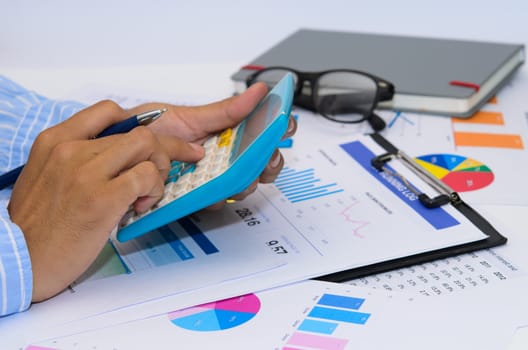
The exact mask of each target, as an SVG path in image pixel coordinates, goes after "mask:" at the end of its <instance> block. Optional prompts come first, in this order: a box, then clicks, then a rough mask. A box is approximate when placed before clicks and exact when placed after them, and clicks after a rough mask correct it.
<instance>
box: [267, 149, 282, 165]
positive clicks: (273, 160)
mask: <svg viewBox="0 0 528 350" xmlns="http://www.w3.org/2000/svg"><path fill="white" fill-rule="evenodd" d="M281 157H282V156H281V153H280V151H279V150H275V152H274V153H273V156H272V158H271V161H270V162H269V165H270V167H272V168H276V167H278V166H279V164H280V162H281Z"/></svg>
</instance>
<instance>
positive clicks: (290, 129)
mask: <svg viewBox="0 0 528 350" xmlns="http://www.w3.org/2000/svg"><path fill="white" fill-rule="evenodd" d="M295 123H296V122H295V119H293V116H290V119H289V120H288V130H286V133H288V134H289V133H291V132H293V130H295Z"/></svg>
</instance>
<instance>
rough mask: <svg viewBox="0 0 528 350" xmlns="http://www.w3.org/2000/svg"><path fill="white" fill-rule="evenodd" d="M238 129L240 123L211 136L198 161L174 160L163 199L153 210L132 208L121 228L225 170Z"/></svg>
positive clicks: (123, 220) (122, 221)
mask: <svg viewBox="0 0 528 350" xmlns="http://www.w3.org/2000/svg"><path fill="white" fill-rule="evenodd" d="M239 129H240V126H237V127H236V128H233V129H231V128H229V129H226V130H224V131H223V132H222V133H221V134H219V135H215V136H212V137H211V138H209V139H208V140H207V141H206V142H205V143H204V145H203V147H204V149H205V155H204V157H203V158H202V159H200V160H199V161H198V162H197V163H186V162H180V161H172V162H171V169H170V170H169V173H168V176H167V180H166V181H165V193H164V195H163V197H162V198H161V200H160V201H159V202H158V203H157V204H156V205H155V206H154V207H153V208H152V209H150V210H148V211H147V212H145V213H142V214H139V215H138V214H136V213H135V212H134V211H133V210H132V209H131V210H129V211H128V212H127V214H126V215H125V216H124V217H123V219H122V220H121V223H120V227H124V226H127V225H130V224H131V223H133V222H134V221H136V220H138V219H140V218H141V217H143V216H145V215H148V214H149V213H150V212H152V211H154V210H156V209H158V208H160V207H163V206H165V205H167V204H168V203H170V202H172V201H173V200H175V199H177V198H179V197H181V196H183V195H185V194H186V193H188V192H190V191H191V190H193V189H195V188H197V187H199V186H201V185H203V184H204V183H206V182H207V181H209V180H211V179H212V178H214V177H216V176H218V175H220V174H221V173H223V172H224V171H225V170H226V169H227V167H228V166H229V164H230V161H231V154H232V152H233V148H234V145H235V144H236V142H235V141H236V137H237V134H238V130H239Z"/></svg>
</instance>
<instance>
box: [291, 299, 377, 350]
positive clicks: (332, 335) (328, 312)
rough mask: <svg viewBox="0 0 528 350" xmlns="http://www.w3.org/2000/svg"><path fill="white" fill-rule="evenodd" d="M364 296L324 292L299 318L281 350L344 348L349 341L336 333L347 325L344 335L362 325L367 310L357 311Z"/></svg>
mask: <svg viewBox="0 0 528 350" xmlns="http://www.w3.org/2000/svg"><path fill="white" fill-rule="evenodd" d="M364 302H365V299H364V298H356V297H352V296H346V295H340V294H330V293H325V294H323V295H322V296H321V297H320V298H319V300H318V301H317V303H316V304H315V305H314V306H313V307H312V308H311V309H310V310H309V311H308V312H307V314H306V317H305V318H304V319H302V320H300V322H299V325H298V327H297V329H296V330H295V331H294V332H293V334H291V336H290V337H289V339H288V340H287V342H286V345H285V346H284V347H283V348H282V350H297V349H304V348H310V349H334V350H342V349H345V348H346V347H347V345H348V343H349V341H350V338H349V337H346V338H345V337H343V334H342V333H343V332H342V333H341V335H340V336H336V333H337V332H338V331H339V330H340V328H346V329H347V331H346V333H347V334H353V333H350V332H349V330H350V328H351V327H362V326H364V325H365V324H366V323H367V321H368V319H369V318H370V316H371V314H370V313H365V312H359V311H358V310H359V309H360V308H361V306H362V305H363V303H364Z"/></svg>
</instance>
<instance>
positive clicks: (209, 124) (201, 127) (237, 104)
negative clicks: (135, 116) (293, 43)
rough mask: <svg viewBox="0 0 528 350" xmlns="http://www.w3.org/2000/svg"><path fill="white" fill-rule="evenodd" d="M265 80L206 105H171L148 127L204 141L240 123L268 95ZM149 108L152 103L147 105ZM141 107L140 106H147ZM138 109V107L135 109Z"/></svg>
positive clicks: (190, 139) (191, 140) (189, 139)
mask: <svg viewBox="0 0 528 350" xmlns="http://www.w3.org/2000/svg"><path fill="white" fill-rule="evenodd" d="M267 92H268V88H267V86H266V85H265V84H263V83H258V84H254V85H252V86H251V87H249V88H248V89H247V90H246V91H244V92H243V93H242V94H240V95H237V96H234V97H230V98H227V99H225V100H222V101H219V102H215V103H211V104H208V105H204V106H196V107H183V106H178V107H177V106H168V108H169V110H168V111H167V113H165V115H164V116H163V117H162V118H160V119H159V120H157V121H156V122H154V123H152V125H150V126H149V127H151V128H152V130H154V131H155V132H156V133H160V134H170V135H173V136H178V137H180V138H182V139H184V140H186V141H189V142H194V141H200V140H203V138H204V137H206V136H208V135H210V134H213V133H217V132H219V131H221V130H224V129H226V128H228V127H233V126H235V125H237V124H238V123H240V122H241V121H242V120H243V119H244V118H245V117H246V116H247V115H248V114H249V113H251V111H252V110H253V109H254V108H255V107H256V106H257V104H258V103H259V102H260V100H262V99H263V98H264V96H266V93H267ZM146 106H148V107H149V108H150V107H152V106H153V105H146ZM146 106H142V107H141V108H146ZM136 110H137V109H136Z"/></svg>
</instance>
